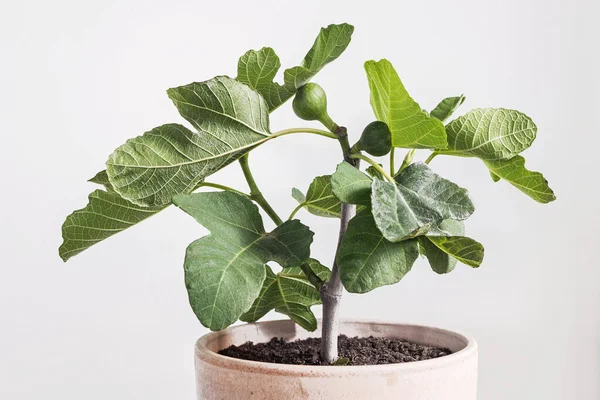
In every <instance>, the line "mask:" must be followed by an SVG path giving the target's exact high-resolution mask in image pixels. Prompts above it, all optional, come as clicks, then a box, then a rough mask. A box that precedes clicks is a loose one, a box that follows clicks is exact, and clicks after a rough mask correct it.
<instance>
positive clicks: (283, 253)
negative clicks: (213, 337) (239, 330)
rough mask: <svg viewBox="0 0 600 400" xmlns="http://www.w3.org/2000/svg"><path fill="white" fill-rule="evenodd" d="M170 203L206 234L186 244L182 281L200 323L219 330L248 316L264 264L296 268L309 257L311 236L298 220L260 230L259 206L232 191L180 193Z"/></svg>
mask: <svg viewBox="0 0 600 400" xmlns="http://www.w3.org/2000/svg"><path fill="white" fill-rule="evenodd" d="M173 203H174V204H175V205H176V206H178V207H179V208H181V209H182V210H183V211H185V212H186V213H188V214H190V215H191V216H192V217H194V218H195V219H196V220H197V221H198V222H199V223H200V224H202V225H203V226H204V227H205V228H207V229H208V230H209V231H210V232H211V234H210V235H209V236H205V237H202V238H200V239H198V240H196V241H195V242H193V243H192V244H190V245H189V247H188V249H187V252H186V257H185V264H184V268H185V282H186V287H187V289H188V295H189V299H190V304H191V306H192V309H193V310H194V312H195V314H196V316H197V317H198V319H199V320H200V322H201V323H202V324H203V325H204V326H206V327H207V328H209V329H211V330H221V329H224V328H225V327H227V326H229V325H230V324H232V323H233V322H235V321H236V320H237V319H238V318H239V317H240V316H241V315H242V314H243V313H245V312H246V311H248V310H249V309H250V307H251V306H252V304H253V302H254V300H255V299H256V298H257V297H258V295H259V293H260V291H261V287H262V286H263V282H264V280H265V276H266V275H265V263H266V262H268V261H276V262H277V263H279V264H280V265H281V266H283V267H296V266H299V265H300V264H302V263H303V262H304V261H306V260H307V259H308V257H309V255H310V244H311V242H312V238H313V233H312V232H311V231H310V230H309V229H308V227H306V226H304V225H303V224H301V223H300V221H298V220H293V221H286V222H284V223H283V224H282V225H280V226H278V227H277V228H276V229H275V230H274V231H272V232H270V233H267V232H265V230H264V226H263V223H262V219H261V217H260V214H259V211H258V207H257V206H256V205H255V204H254V203H253V202H252V201H251V200H250V199H248V198H247V197H245V196H242V195H239V194H237V193H233V192H207V193H195V194H181V195H178V196H175V197H174V198H173Z"/></svg>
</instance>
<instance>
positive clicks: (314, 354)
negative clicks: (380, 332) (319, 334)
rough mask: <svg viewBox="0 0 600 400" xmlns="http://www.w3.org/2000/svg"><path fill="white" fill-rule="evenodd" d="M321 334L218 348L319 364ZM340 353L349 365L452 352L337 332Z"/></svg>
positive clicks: (267, 359) (242, 354) (280, 360)
mask: <svg viewBox="0 0 600 400" xmlns="http://www.w3.org/2000/svg"><path fill="white" fill-rule="evenodd" d="M320 346H321V339H320V338H309V339H302V340H295V341H293V342H286V341H285V340H283V339H282V338H273V339H271V340H270V341H269V342H267V343H257V344H254V343H252V342H247V343H244V344H243V345H241V346H230V347H228V348H226V349H223V350H221V351H219V354H222V355H224V356H228V357H233V358H241V359H244V360H252V361H261V362H269V363H276V364H296V365H321V362H320V360H319V348H320ZM338 348H339V354H340V357H343V358H347V359H348V360H350V361H349V362H348V365H378V364H395V363H405V362H411V361H421V360H429V359H431V358H438V357H443V356H447V355H449V354H451V353H452V352H451V351H450V350H448V349H443V348H437V347H431V346H424V345H421V344H415V343H411V342H407V341H404V340H401V339H387V338H376V337H373V336H371V337H366V338H359V337H353V338H349V337H347V336H346V335H340V336H339V340H338Z"/></svg>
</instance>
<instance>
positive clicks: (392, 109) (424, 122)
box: [365, 59, 447, 149]
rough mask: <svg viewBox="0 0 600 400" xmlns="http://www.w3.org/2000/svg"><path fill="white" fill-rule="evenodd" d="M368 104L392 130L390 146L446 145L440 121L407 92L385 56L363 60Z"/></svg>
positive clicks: (421, 147)
mask: <svg viewBox="0 0 600 400" xmlns="http://www.w3.org/2000/svg"><path fill="white" fill-rule="evenodd" d="M365 70H366V71H367V78H368V80H369V88H370V89H371V106H372V107H373V111H374V113H375V116H376V117H377V119H378V120H380V121H383V122H385V123H386V124H387V125H388V126H389V128H390V131H391V133H392V145H393V146H394V147H404V148H417V149H430V148H437V149H442V148H446V146H447V143H446V130H445V129H444V124H443V123H442V122H441V121H440V120H439V119H436V118H432V117H430V116H429V115H428V114H427V112H426V111H423V110H422V109H421V107H420V106H419V104H417V103H416V102H415V101H414V100H413V99H412V98H411V97H410V95H409V94H408V92H407V91H406V89H405V88H404V85H403V84H402V81H401V80H400V77H399V76H398V73H397V72H396V70H395V69H394V67H393V66H392V64H391V63H390V62H389V61H388V60H385V59H383V60H381V61H377V62H376V61H367V62H366V63H365Z"/></svg>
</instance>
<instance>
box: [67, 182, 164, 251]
mask: <svg viewBox="0 0 600 400" xmlns="http://www.w3.org/2000/svg"><path fill="white" fill-rule="evenodd" d="M165 207H166V206H162V207H140V206H138V205H135V204H133V203H131V202H128V201H127V200H124V199H123V198H121V196H119V195H118V194H116V193H115V192H112V191H104V190H95V191H93V192H92V193H91V194H90V195H89V201H88V204H87V205H86V206H85V208H82V209H80V210H76V211H74V212H73V213H72V214H71V215H69V216H68V217H67V218H66V220H65V222H64V223H63V226H62V236H63V243H62V245H61V246H60V248H59V249H58V253H59V255H60V257H61V258H62V259H63V261H67V260H68V259H69V258H71V257H73V256H75V255H77V254H79V253H81V252H82V251H84V250H86V249H87V248H89V247H90V246H92V245H94V244H96V243H98V242H100V241H102V240H104V239H107V238H109V237H111V236H112V235H115V234H117V233H119V232H121V231H123V230H125V229H127V228H129V227H131V226H133V225H135V224H137V223H139V222H141V221H143V220H145V219H147V218H149V217H151V216H152V215H154V214H156V213H158V212H159V211H162V210H163V209H164V208H165Z"/></svg>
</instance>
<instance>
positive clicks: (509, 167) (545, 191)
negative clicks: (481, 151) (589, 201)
mask: <svg viewBox="0 0 600 400" xmlns="http://www.w3.org/2000/svg"><path fill="white" fill-rule="evenodd" d="M484 163H485V165H486V166H487V167H488V168H489V170H490V172H491V173H492V174H494V175H496V176H497V177H499V178H501V179H504V180H505V181H507V182H509V183H510V184H511V185H513V186H514V187H516V188H517V189H519V190H520V191H521V192H523V193H525V194H526V195H527V196H529V197H531V198H532V199H534V200H535V201H538V202H540V203H550V202H551V201H554V200H556V196H555V195H554V192H553V191H552V189H550V186H548V181H547V180H546V178H544V176H543V175H542V174H541V173H539V172H533V171H529V170H528V169H527V168H525V159H524V158H523V157H521V156H515V157H513V158H511V159H510V160H496V161H484Z"/></svg>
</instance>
